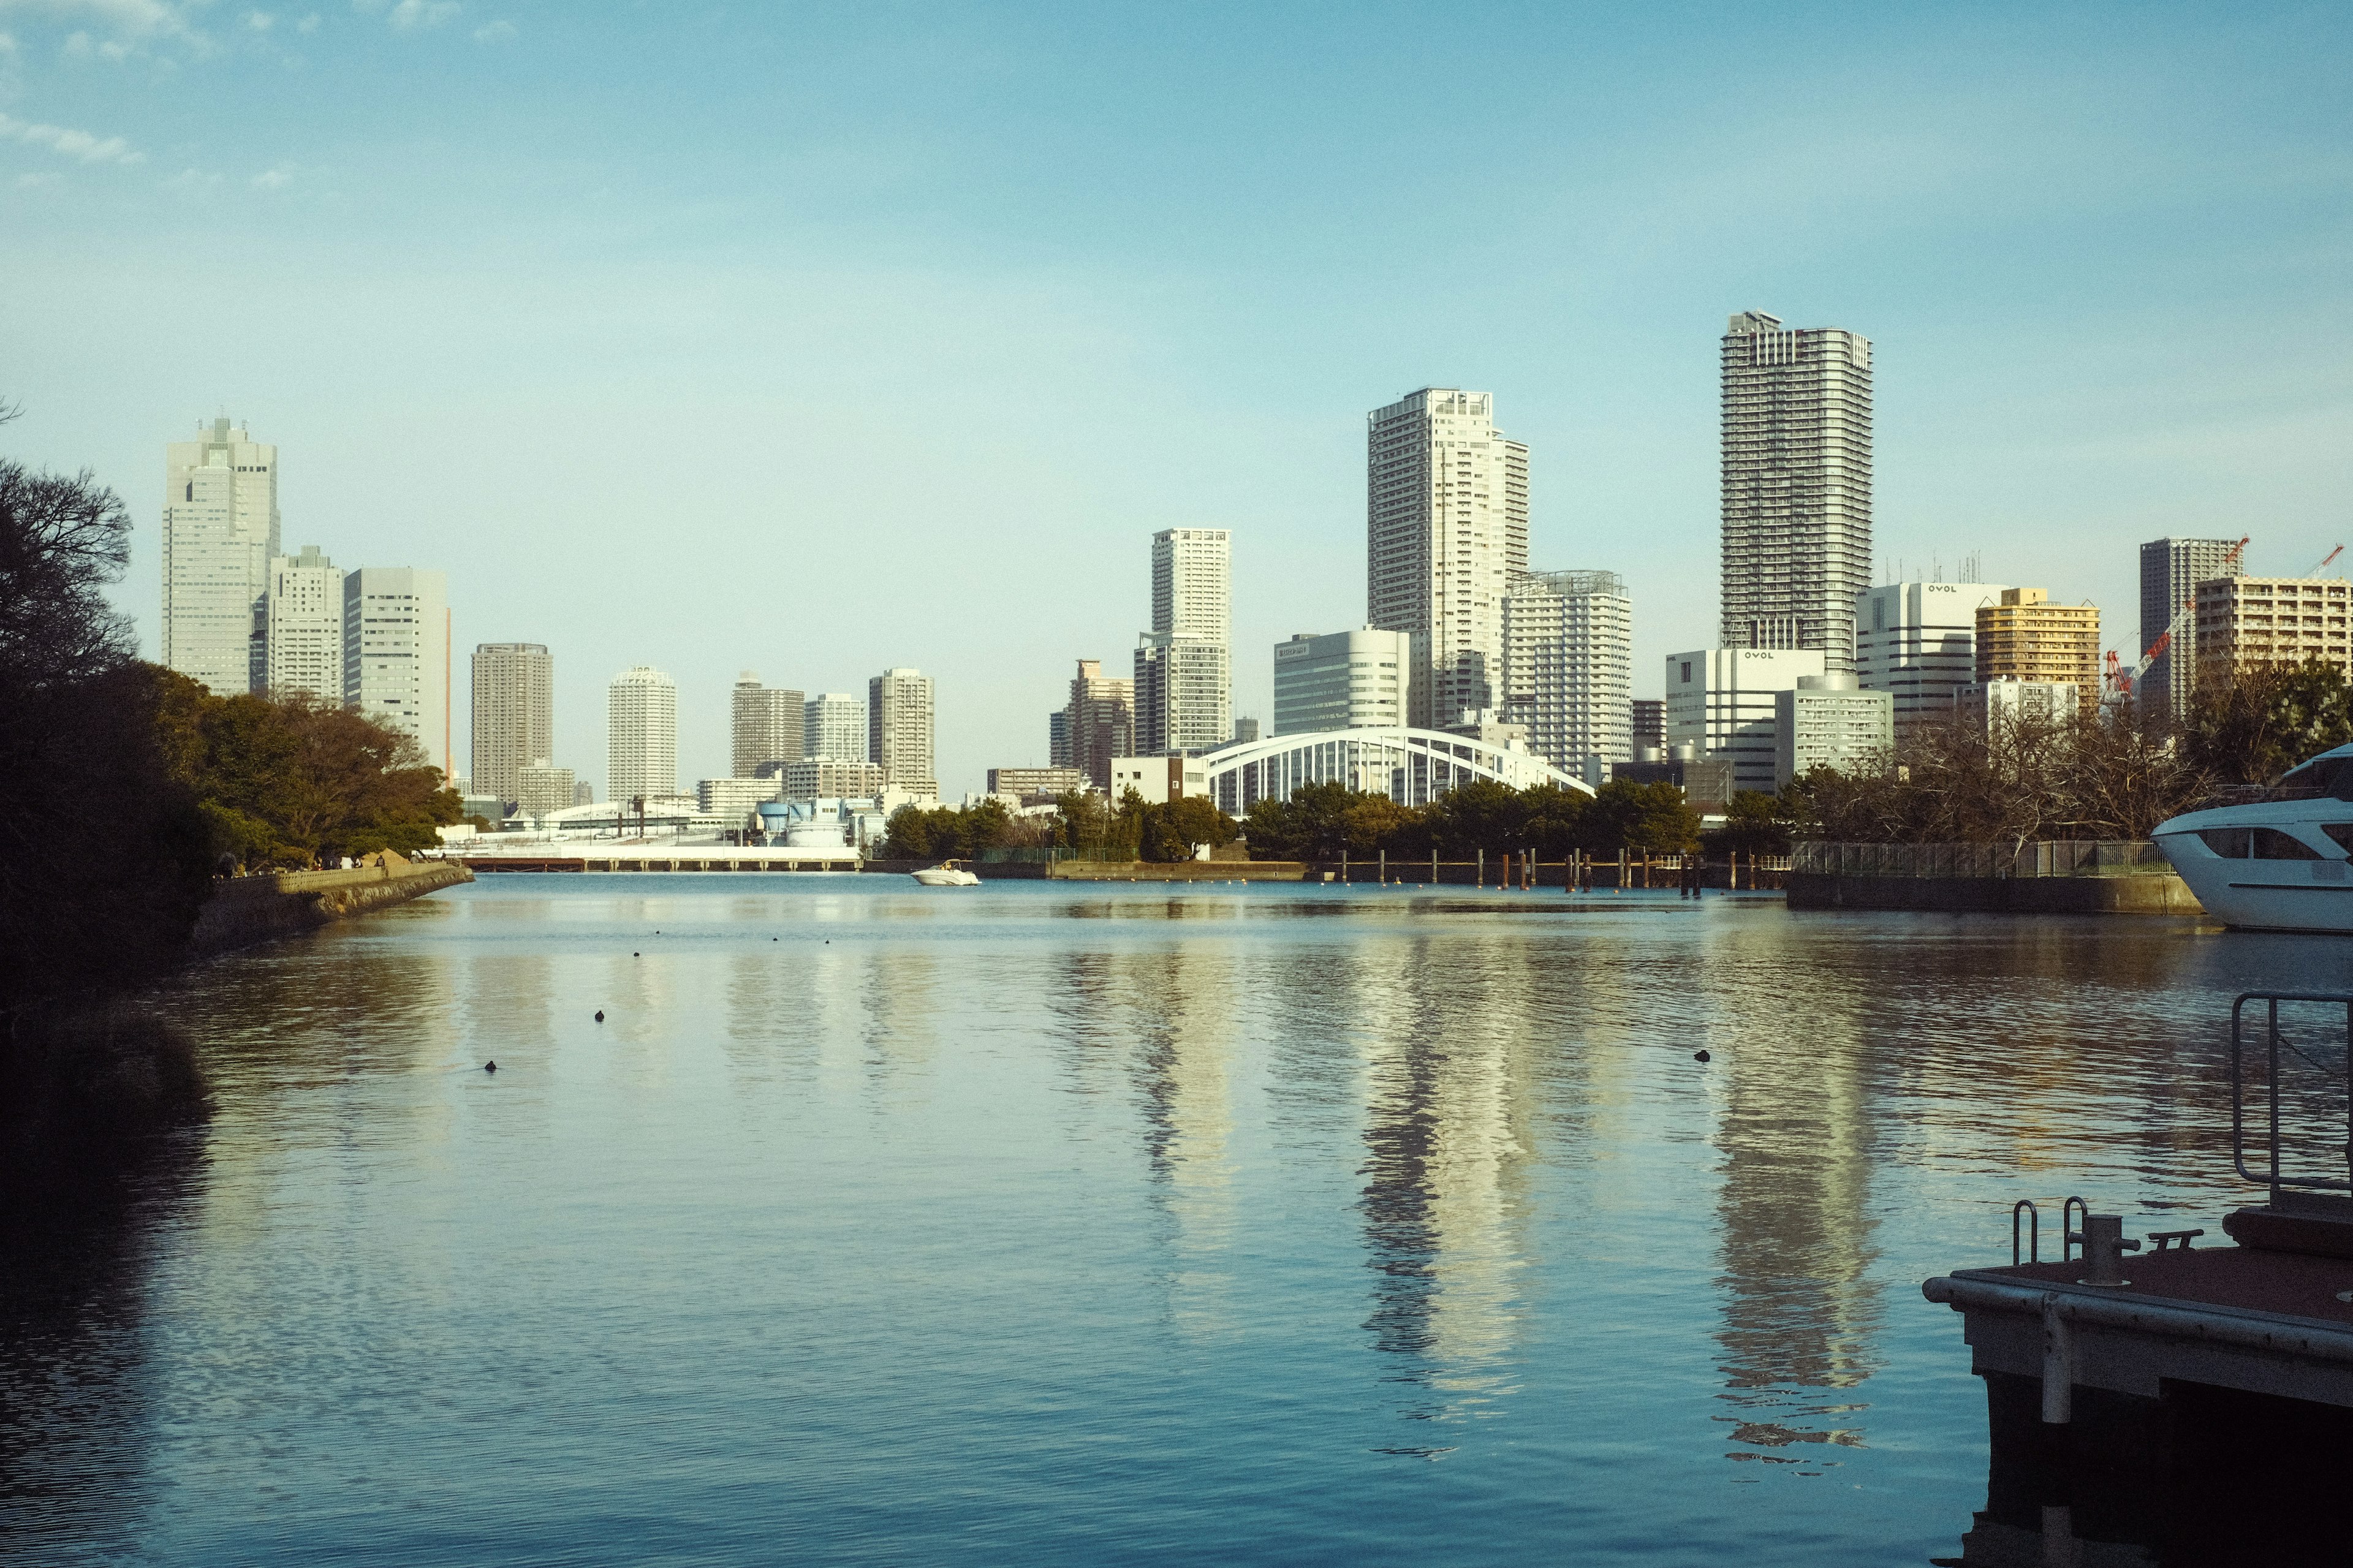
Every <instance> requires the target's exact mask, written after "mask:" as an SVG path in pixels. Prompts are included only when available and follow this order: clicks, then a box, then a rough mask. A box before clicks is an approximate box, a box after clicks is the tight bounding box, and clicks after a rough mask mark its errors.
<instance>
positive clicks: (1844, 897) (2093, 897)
mask: <svg viewBox="0 0 2353 1568" xmlns="http://www.w3.org/2000/svg"><path fill="white" fill-rule="evenodd" d="M1789 907H1790V908H1791V909H1793V910H1930V911H1943V912H1948V913H1953V914H2013V915H2196V914H2203V913H2204V912H2205V910H2204V909H2203V907H2202V906H2201V905H2200V903H2199V902H2198V898H2197V895H2196V894H2194V893H2192V892H2191V891H2190V890H2189V884H2187V883H2186V882H2184V881H2182V879H2180V878H2179V877H2176V876H2173V875H2172V874H2170V873H2167V874H2164V875H2161V876H2160V875H2157V874H2154V873H2143V874H2141V875H2137V876H2130V877H1846V876H1830V875H1827V874H1824V873H1821V872H1814V871H1792V872H1790V873H1789Z"/></svg>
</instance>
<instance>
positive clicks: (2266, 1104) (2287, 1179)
mask: <svg viewBox="0 0 2353 1568" xmlns="http://www.w3.org/2000/svg"><path fill="white" fill-rule="evenodd" d="M2250 1002H2255V1003H2261V1004H2262V1005H2263V1012H2262V1017H2263V1136H2264V1159H2265V1161H2266V1163H2265V1165H2264V1167H2263V1169H2262V1170H2260V1171H2251V1170H2249V1169H2248V1168H2247V1083H2246V1073H2247V1038H2246V1027H2247V1016H2246V1014H2247V1004H2249V1003H2250ZM2282 1003H2288V1004H2291V1005H2298V1004H2311V1005H2320V1006H2328V1007H2341V1008H2343V1009H2344V1010H2345V1044H2346V1059H2345V1061H2344V1062H2343V1063H2342V1064H2340V1065H2338V1066H2337V1067H2336V1068H2333V1069H2332V1068H2329V1067H2327V1066H2326V1065H2324V1064H2322V1063H2320V1062H2316V1061H2314V1060H2313V1059H2312V1058H2310V1057H2308V1056H2306V1055H2305V1053H2304V1051H2303V1050H2302V1049H2301V1048H2300V1047H2298V1046H2297V1045H2296V1044H2295V1041H2293V1040H2291V1039H2289V1038H2288V1037H2286V1036H2285V1035H2284V1034H2283V1033H2282V1032H2281V1029H2280V1004H2282ZM2281 1047H2286V1048H2287V1049H2288V1050H2289V1051H2290V1052H2291V1053H2292V1054H2294V1055H2295V1056H2297V1057H2299V1058H2303V1060H2304V1061H2305V1063H2306V1065H2307V1066H2309V1067H2311V1068H2314V1069H2315V1070H2316V1071H2317V1072H2320V1073H2323V1074H2329V1073H2331V1072H2332V1071H2333V1073H2334V1075H2335V1076H2336V1078H2337V1080H2338V1082H2339V1083H2340V1084H2341V1085H2342V1086H2343V1087H2344V1089H2345V1090H2346V1105H2347V1108H2348V1133H2353V995H2348V994H2341V993H2337V992H2327V991H2276V992H2264V991H2244V992H2241V993H2240V994H2239V995H2238V997H2237V999H2236V1000H2234V1001H2233V1002H2232V1004H2231V1163H2232V1166H2233V1167H2234V1168H2236V1169H2237V1171H2238V1173H2239V1174H2240V1175H2241V1176H2242V1177H2243V1178H2244V1179H2245V1180H2247V1181H2250V1182H2254V1183H2257V1184H2261V1185H2263V1186H2266V1187H2269V1188H2270V1189H2271V1194H2272V1196H2271V1201H2272V1202H2273V1203H2274V1205H2276V1204H2277V1203H2278V1202H2279V1198H2280V1193H2281V1190H2282V1189H2284V1188H2290V1187H2293V1188H2298V1189H2302V1190H2305V1191H2309V1192H2331V1193H2353V1180H2347V1179H2345V1178H2342V1177H2337V1176H2306V1175H2291V1174H2289V1173H2287V1172H2286V1171H2285V1170H2284V1169H2283V1165H2284V1161H2283V1160H2282V1157H2281V1156H2282V1150H2281V1148H2280V1099H2281V1096H2280V1049H2281ZM2338 1147H2339V1149H2340V1150H2341V1151H2342V1152H2344V1154H2345V1156H2346V1157H2347V1159H2348V1163H2353V1138H2348V1140H2346V1141H2344V1142H2340V1143H2339V1145H2338Z"/></svg>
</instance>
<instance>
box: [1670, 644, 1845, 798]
mask: <svg viewBox="0 0 2353 1568" xmlns="http://www.w3.org/2000/svg"><path fill="white" fill-rule="evenodd" d="M1824 662H1825V661H1824V659H1823V657H1822V653H1821V650H1820V649H1819V648H1808V649H1805V650H1803V651H1799V650H1797V649H1767V648H1746V647H1716V648H1702V649H1698V650H1696V651H1694V652H1692V653H1671V654H1669V655H1667V697H1666V703H1667V744H1668V745H1669V746H1670V747H1674V746H1683V745H1693V746H1697V747H1698V748H1699V749H1700V753H1701V755H1703V756H1706V757H1713V758H1724V759H1726V760H1728V761H1729V762H1730V763H1732V779H1733V787H1734V788H1735V789H1753V790H1762V791H1765V792H1767V793H1768V794H1769V793H1771V792H1772V791H1773V790H1774V789H1775V788H1777V787H1778V786H1777V785H1776V784H1774V782H1773V776H1774V771H1775V763H1776V741H1777V737H1776V723H1775V720H1776V716H1777V715H1776V701H1775V699H1776V696H1777V694H1778V693H1780V692H1783V691H1795V690H1796V689H1798V682H1799V679H1802V678H1804V677H1807V676H1819V675H1821V674H1823V673H1824V670H1823V668H1822V666H1823V664H1824Z"/></svg>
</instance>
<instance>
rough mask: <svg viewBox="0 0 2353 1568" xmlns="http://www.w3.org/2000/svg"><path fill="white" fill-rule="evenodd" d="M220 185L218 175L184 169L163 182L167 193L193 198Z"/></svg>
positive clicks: (200, 170)
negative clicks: (177, 193) (174, 192)
mask: <svg viewBox="0 0 2353 1568" xmlns="http://www.w3.org/2000/svg"><path fill="white" fill-rule="evenodd" d="M220 183H221V177H220V176H219V175H218V174H207V173H206V172H205V171H204V170H202V169H183V170H181V171H180V172H179V173H178V174H174V175H173V176H172V177H171V178H170V179H168V180H165V181H164V182H163V184H164V189H165V190H167V191H177V192H179V193H180V194H181V195H190V196H193V195H200V194H202V193H203V192H206V191H209V190H211V189H213V188H214V187H215V186H216V185H218V184H220Z"/></svg>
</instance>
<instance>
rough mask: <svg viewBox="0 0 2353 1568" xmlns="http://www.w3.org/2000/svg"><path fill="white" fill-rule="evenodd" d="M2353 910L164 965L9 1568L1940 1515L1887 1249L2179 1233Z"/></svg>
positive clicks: (75, 1278) (35, 1309)
mask: <svg viewBox="0 0 2353 1568" xmlns="http://www.w3.org/2000/svg"><path fill="white" fill-rule="evenodd" d="M2348 951H2353V950H2348V947H2347V946H2346V945H2345V944H2343V943H2342V942H2339V941H2336V940H2332V939H2327V938H2303V937H2292V936H2258V935H2244V934H2235V933H2225V932H2221V931H2216V930H2214V929H2212V928H2211V927H2201V926H2200V925H2198V924H2197V923H2195V922H2191V921H2170V920H2157V919H2111V920H2106V921H2094V920H2084V921H2069V920H2039V921H2030V920H2020V921H2004V920H1989V919H1968V918H1954V917H1941V916H1905V915H1870V914H1861V915H1851V914H1841V915H1829V914H1802V913H1801V914H1794V915H1793V914H1791V913H1789V912H1788V910H1785V909H1783V908H1782V907H1781V905H1780V904H1779V903H1778V900H1772V899H1770V898H1757V897H1723V896H1711V897H1710V898H1708V899H1707V900H1704V901H1702V902H1701V903H1699V904H1697V905H1696V906H1694V905H1693V904H1689V903H1685V902H1683V900H1678V899H1677V898H1675V897H1674V896H1673V895H1672V894H1666V895H1663V896H1662V895H1638V894H1630V895H1623V896H1612V895H1609V894H1599V895H1595V896H1592V897H1589V898H1586V899H1583V900H1578V901H1576V902H1574V903H1570V902H1566V901H1564V900H1563V899H1562V897H1561V895H1560V894H1558V893H1557V892H1550V893H1537V894H1529V893H1504V892H1497V891H1493V890H1487V891H1483V892H1478V891H1472V890H1468V889H1458V890H1451V891H1449V892H1447V893H1445V894H1444V895H1443V896H1433V895H1425V894H1422V893H1419V892H1417V891H1415V890H1411V889H1378V888H1366V887H1359V888H1305V887H1298V886H1293V887H1272V886H1259V887H1252V888H1243V887H1216V888H1199V889H1179V890H1176V891H1170V890H1167V889H1162V888H1159V887H1141V888H1119V887H1108V888H1107V887H1101V886H1094V887H1074V886H1071V885H1069V884H1047V883H1010V884H1008V883H997V884H991V885H988V886H986V887H983V888H979V889H916V888H914V887H913V886H911V885H910V884H908V883H906V882H905V881H903V880H902V879H895V878H894V879H887V880H885V879H881V878H864V879H858V878H848V877H803V878H794V879H786V878H761V879H757V880H756V881H755V880H754V879H749V878H745V879H734V878H728V877H722V876H713V875H700V876H681V877H663V876H633V877H628V878H617V877H596V876H589V877H533V876H516V877H501V878H495V879H486V880H485V881H483V882H481V883H480V884H477V885H475V886H472V887H468V888H461V889H452V890H450V891H448V892H445V893H441V894H438V895H436V896H434V897H432V898H430V899H427V900H422V901H420V902H417V903H414V904H410V905H407V906H405V907H403V908H400V909H398V910H392V911H388V912H386V913H384V914H381V915H377V916H374V917H371V918H368V919H365V920H361V921H351V922H347V923H345V924H343V925H339V926H336V927H333V928H331V929H329V930H326V931H321V932H318V933H316V934H314V935H311V936H307V937H303V938H298V939H294V940H290V941H286V942H280V943H277V944H275V945H272V946H269V947H267V948H263V949H259V950H255V951H252V952H246V953H242V954H237V955H234V956H232V957H230V958H227V959H226V960H222V961H219V962H216V963H212V964H210V965H207V966H206V967H204V968H202V969H200V970H197V971H195V972H193V973H190V974H189V975H187V976H186V977H185V978H184V979H183V980H181V981H179V982H177V983H175V984H174V985H173V986H172V987H171V988H170V989H169V990H168V991H166V992H165V993H164V994H163V996H162V998H161V1000H162V1001H163V1003H164V1005H165V1006H167V1007H168V1008H169V1009H170V1010H171V1011H172V1012H174V1014H175V1015H176V1016H179V1017H180V1018H181V1019H182V1020H183V1021H184V1022H185V1024H186V1025H187V1026H188V1027H189V1028H190V1029H191V1030H192V1031H193V1032H195V1035H196V1036H197V1037H198V1038H199V1042H200V1049H201V1054H202V1058H203V1061H204V1065H205V1068H206V1071H207V1073H208V1074H209V1076H210V1079H211V1081H212V1084H213V1086H214V1090H215V1093H216V1101H217V1109H216V1113H215V1115H214V1117H213V1119H212V1121H211V1122H210V1124H209V1125H208V1126H207V1127H206V1128H205V1129H204V1131H202V1132H201V1134H198V1135H194V1136H192V1137H191V1139H190V1140H188V1143H187V1146H186V1147H185V1149H183V1150H181V1151H180V1152H179V1157H176V1158H171V1159H159V1160H158V1161H157V1162H156V1163H154V1165H153V1168H152V1169H149V1170H147V1171H146V1172H145V1173H143V1174H142V1176H141V1177H140V1178H139V1181H138V1184H137V1186H136V1190H134V1191H133V1192H132V1193H131V1194H128V1198H127V1201H126V1202H124V1203H121V1204H116V1205H111V1206H110V1205H94V1206H93V1210H92V1214H91V1215H90V1216H89V1217H88V1219H87V1221H86V1223H85V1222H81V1221H76V1220H73V1218H72V1216H67V1221H66V1222H61V1230H62V1236H61V1239H59V1240H58V1243H57V1244H56V1247H54V1249H53V1250H51V1251H50V1252H49V1253H48V1254H47V1255H46V1256H41V1257H34V1258H17V1259H14V1260H12V1267H13V1268H16V1270H17V1271H18V1274H19V1277H18V1279H16V1281H15V1282H14V1283H15V1286H16V1289H13V1290H12V1291H10V1292H8V1293H6V1294H5V1298H0V1299H5V1302H6V1306H5V1312H0V1560H5V1561H7V1562H10V1563H15V1562H19V1561H24V1562H37V1563H99V1562H116V1561H123V1560H132V1561H152V1562H158V1563H321V1562H332V1563H368V1564H375V1563H384V1564H393V1563H399V1564H442V1563H448V1564H458V1563H492V1562H498V1563H584V1564H586V1563H617V1562H633V1563H755V1562H767V1561H787V1560H809V1561H825V1562H828V1563H984V1562H1021V1563H1145V1562H1172V1563H1173V1562H1202V1561H1219V1562H1227V1563H1528V1562H1553V1561H1559V1562H1575V1563H1621V1562H1622V1563H1703V1562H1704V1563H1735V1562H1736V1563H1742V1564H1744V1565H1748V1564H1767V1563H1790V1564H1815V1565H1819V1564H1844V1563H1855V1564H1862V1563H1871V1564H1883V1563H1927V1562H1928V1561H1929V1559H1931V1558H1932V1557H1936V1556H1953V1555H1957V1554H1958V1546H1957V1542H1958V1541H1959V1538H1960V1535H1961V1533H1962V1532H1963V1531H1965V1530H1967V1529H1968V1528H1969V1524H1970V1514H1971V1510H1974V1509H1978V1508H1982V1507H1983V1506H1984V1505H1985V1486H1986V1432H1985V1410H1984V1400H1983V1395H1982V1393H1981V1391H1980V1385H1979V1384H1978V1382H1977V1380H1976V1379H1974V1378H1972V1377H1971V1376H1970V1375H1969V1374H1968V1352H1967V1351H1966V1349H1965V1347H1964V1346H1963V1345H1962V1343H1961V1340H1960V1322H1959V1320H1958V1318H1957V1317H1956V1316H1955V1315H1954V1314H1953V1313H1951V1312H1950V1311H1948V1310H1946V1309H1944V1308H1941V1307H1935V1306H1931V1305H1930V1304H1928V1303H1927V1302H1926V1301H1924V1300H1922V1299H1921V1298H1920V1295H1919V1293H1918V1284H1919V1281H1920V1280H1921V1279H1924V1278H1926V1277H1927V1276H1929V1275H1931V1274H1935V1273H1939V1272H1942V1271H1944V1270H1946V1269H1948V1268H1956V1267H1962V1266H1967V1265H1970V1264H1978V1263H1985V1262H1990V1261H2007V1260H2008V1254H2007V1242H2008V1215H2007V1211H2008V1207H2009V1205H2010V1202H2011V1201H2012V1200H2013V1199H2015V1198H2018V1197H2021V1196H2029V1197H2033V1198H2035V1199H2037V1200H2039V1201H2041V1202H2042V1203H2043V1204H2044V1205H2046V1206H2047V1207H2049V1208H2052V1209H2054V1210H2055V1206H2056V1204H2057V1201H2058V1200H2059V1199H2060V1198H2061V1197H2062V1196H2063V1195H2064V1194H2068V1193H2082V1194H2085V1195H2087V1196H2089V1197H2090V1198H2091V1199H2092V1200H2093V1202H2094V1205H2095V1206H2098V1207H2101V1208H2110V1207H2115V1208H2120V1209H2121V1210H2122V1211H2123V1212H2125V1213H2126V1215H2128V1216H2133V1217H2132V1218H2131V1219H2129V1220H2128V1222H2127V1223H2128V1225H2129V1226H2134V1227H2135V1228H2147V1227H2149V1226H2154V1225H2156V1224H2157V1223H2158V1222H2159V1221H2160V1220H2162V1221H2169V1222H2171V1223H2173V1224H2175V1225H2191V1224H2203V1225H2205V1226H2207V1227H2208V1228H2209V1229H2210V1231H2211V1232H2212V1234H2213V1237H2214V1239H2216V1240H2220V1239H2221V1237H2220V1230H2219V1226H2218V1224H2217V1222H2218V1220H2219V1217H2220V1215H2221V1214H2222V1213H2223V1212H2224V1211H2225V1210H2226V1209H2227V1207H2229V1206H2231V1205H2234V1204H2235V1203H2237V1202H2239V1201H2242V1199H2243V1198H2244V1197H2245V1195H2246V1189H2244V1188H2243V1187H2242V1186H2240V1185H2239V1184H2236V1183H2235V1182H2232V1181H2230V1180H2227V1179H2226V1176H2225V1172H2226V1169H2227V1163H2228V1154H2227V1150H2228V1141H2227V1120H2226V1119H2227V1105H2226V1101H2225V1099H2224V1093H2223V1088H2222V1079H2221V1055H2222V1049H2223V1046H2224V1042H2225V1038H2226V1028H2225V1023H2226V1009H2227V1005H2228V1000H2229V996H2230V994H2232V993H2233V992H2236V991H2239V990H2242V989H2248V988H2261V987H2263V986H2265V985H2293V986H2306V987H2310V986H2315V985H2342V984H2345V983H2346V981H2347V980H2348V978H2353V976H2348V973H2347V970H2348V964H2347V955H2348ZM599 1010H601V1011H602V1012H603V1013H604V1015H605V1016H604V1021H603V1022H602V1023H601V1024H600V1023H598V1022H597V1021H596V1017H595V1015H596V1013H597V1012H598V1011H599ZM1700 1050H1705V1051H1707V1052H1708V1053H1709V1055H1710V1058H1711V1059H1710V1060H1709V1061H1707V1062H1705V1063H1703V1062H1700V1061H1698V1060H1696V1059H1694V1053H1695V1052H1697V1051H1700ZM490 1060H495V1061H496V1062H497V1064H498V1070H497V1071H496V1073H494V1074H493V1073H488V1072H485V1071H484V1070H483V1064H484V1063H485V1062H486V1061H490ZM27 1271H30V1272H27ZM35 1274H37V1275H38V1276H39V1278H37V1279H36V1278H34V1277H33V1276H34V1275H35Z"/></svg>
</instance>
